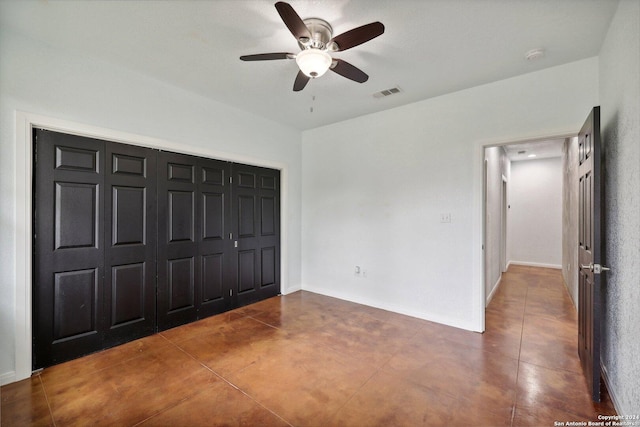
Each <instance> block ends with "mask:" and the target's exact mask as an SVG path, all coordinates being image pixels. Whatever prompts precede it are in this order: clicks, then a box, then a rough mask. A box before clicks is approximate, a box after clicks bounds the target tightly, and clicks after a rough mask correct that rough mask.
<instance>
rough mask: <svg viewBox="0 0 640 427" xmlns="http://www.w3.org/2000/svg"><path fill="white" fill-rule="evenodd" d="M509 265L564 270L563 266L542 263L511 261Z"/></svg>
mask: <svg viewBox="0 0 640 427" xmlns="http://www.w3.org/2000/svg"><path fill="white" fill-rule="evenodd" d="M509 265H522V266H525V267H543V268H555V269H557V270H562V265H561V264H545V263H541V262H529V261H509Z"/></svg>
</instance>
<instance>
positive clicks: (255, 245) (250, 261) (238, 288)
mask: <svg viewBox="0 0 640 427" xmlns="http://www.w3.org/2000/svg"><path fill="white" fill-rule="evenodd" d="M231 167H232V176H233V184H232V190H231V191H232V194H233V201H232V203H233V212H232V218H233V224H232V228H233V235H234V239H235V240H236V241H237V247H236V250H235V253H234V257H233V259H232V260H231V261H232V262H231V266H230V271H231V272H232V273H233V274H234V280H233V283H232V284H233V286H234V288H235V290H234V294H235V295H236V298H235V304H236V305H237V306H242V305H246V304H250V303H252V302H256V301H260V300H263V299H265V298H269V297H272V296H275V295H278V294H279V293H280V171H278V170H274V169H266V168H261V167H256V166H248V165H240V164H235V163H234V164H232V166H231ZM234 246H236V245H234Z"/></svg>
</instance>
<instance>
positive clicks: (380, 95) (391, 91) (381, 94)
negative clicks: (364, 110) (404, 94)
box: [373, 86, 400, 98]
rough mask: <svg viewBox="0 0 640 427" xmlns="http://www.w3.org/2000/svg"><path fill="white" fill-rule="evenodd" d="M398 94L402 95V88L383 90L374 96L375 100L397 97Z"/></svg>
mask: <svg viewBox="0 0 640 427" xmlns="http://www.w3.org/2000/svg"><path fill="white" fill-rule="evenodd" d="M396 93H400V88H399V87H398V86H396V87H392V88H391V89H385V90H381V91H380V92H376V93H374V94H373V97H374V98H384V97H385V96H391V95H395V94H396Z"/></svg>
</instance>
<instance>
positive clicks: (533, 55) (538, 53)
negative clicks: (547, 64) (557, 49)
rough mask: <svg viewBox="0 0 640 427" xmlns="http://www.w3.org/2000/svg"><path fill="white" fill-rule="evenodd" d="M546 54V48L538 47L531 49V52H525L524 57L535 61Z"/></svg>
mask: <svg viewBox="0 0 640 427" xmlns="http://www.w3.org/2000/svg"><path fill="white" fill-rule="evenodd" d="M543 56H544V49H542V48H537V49H531V50H530V51H529V52H527V53H525V55H524V57H525V58H526V59H527V60H528V61H534V60H536V59H540V58H542V57H543Z"/></svg>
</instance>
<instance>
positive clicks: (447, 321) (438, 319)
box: [302, 284, 481, 332]
mask: <svg viewBox="0 0 640 427" xmlns="http://www.w3.org/2000/svg"><path fill="white" fill-rule="evenodd" d="M302 290H303V291H308V292H313V293H315V294H320V295H324V296H327V297H331V298H337V299H341V300H343V301H349V302H353V303H356V304H362V305H366V306H369V307H374V308H379V309H381V310H386V311H391V312H393V313H398V314H403V315H405V316H410V317H415V318H418V319H423V320H428V321H429V322H434V323H440V324H442V325H446V326H451V327H453V328H458V329H464V330H467V331H472V332H481V331H479V330H477V329H476V328H475V327H474V325H473V324H471V323H468V322H460V321H459V320H457V319H452V318H447V317H443V316H434V315H433V314H431V313H424V312H419V311H414V310H406V309H404V308H402V307H398V306H394V305H392V304H385V303H380V302H379V301H372V300H367V299H366V298H362V297H357V296H353V295H346V294H342V293H339V292H335V291H333V290H328V289H324V288H320V287H316V286H313V285H306V284H303V285H302Z"/></svg>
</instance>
